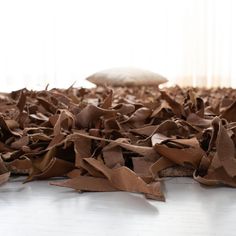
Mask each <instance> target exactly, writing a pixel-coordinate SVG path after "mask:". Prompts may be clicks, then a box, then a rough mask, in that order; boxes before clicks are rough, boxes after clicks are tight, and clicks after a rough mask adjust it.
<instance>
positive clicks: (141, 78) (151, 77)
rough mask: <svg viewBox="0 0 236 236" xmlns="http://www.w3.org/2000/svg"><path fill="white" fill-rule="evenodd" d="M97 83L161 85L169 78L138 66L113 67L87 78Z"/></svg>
mask: <svg viewBox="0 0 236 236" xmlns="http://www.w3.org/2000/svg"><path fill="white" fill-rule="evenodd" d="M87 80H88V81H90V82H92V83H94V84H96V85H112V86H140V85H159V84H162V83H165V82H167V79H166V78H165V77H163V76H161V75H159V74H157V73H154V72H151V71H147V70H141V69H136V68H113V69H108V70H104V71H99V72H97V73H95V74H93V75H91V76H89V77H88V78H87Z"/></svg>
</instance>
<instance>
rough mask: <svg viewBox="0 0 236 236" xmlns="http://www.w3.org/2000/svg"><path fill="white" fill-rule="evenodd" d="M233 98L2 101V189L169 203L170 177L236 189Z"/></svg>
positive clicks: (60, 96)
mask: <svg viewBox="0 0 236 236" xmlns="http://www.w3.org/2000/svg"><path fill="white" fill-rule="evenodd" d="M235 135H236V90H233V89H211V90H207V89H194V88H185V89H181V88H179V87H174V88H168V89H165V90H164V91H159V90H158V89H156V88H147V87H141V88H122V87H120V88H113V89H110V88H103V87H98V88H95V89H83V88H81V89H75V88H72V87H71V88H69V89H67V90H62V89H52V90H50V91H48V90H47V89H46V90H45V91H38V92H35V91H28V90H26V89H22V90H19V91H14V92H12V93H10V94H0V153H1V157H0V183H3V182H6V181H7V180H8V178H9V176H10V173H12V174H20V175H26V180H25V182H28V181H32V180H42V179H49V178H52V177H67V179H64V180H56V181H55V180H54V182H52V184H53V185H57V186H63V187H69V188H73V189H75V190H78V191H80V192H82V191H129V192H138V193H144V194H145V196H146V197H147V198H152V199H157V200H164V195H163V193H162V191H161V183H162V182H163V181H164V179H165V177H166V176H192V177H193V178H194V179H195V180H196V181H198V182H200V183H201V184H205V185H226V186H231V187H236V177H235V176H236V159H235V155H236V154H235V145H236V136H235Z"/></svg>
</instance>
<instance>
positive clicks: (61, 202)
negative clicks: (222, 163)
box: [0, 178, 236, 236]
mask: <svg viewBox="0 0 236 236" xmlns="http://www.w3.org/2000/svg"><path fill="white" fill-rule="evenodd" d="M165 195H166V202H165V203H163V202H157V201H153V200H146V199H145V198H144V197H143V196H142V195H140V194H131V193H124V192H114V193H82V194H80V193H77V192H75V191H73V190H70V189H67V188H60V187H56V186H49V185H48V182H46V181H38V182H32V183H27V184H24V185H22V184H21V181H20V179H19V178H16V179H13V180H11V182H9V183H7V184H5V185H2V186H0V235H3V236H8V235H10V236H15V235H17V236H21V235H22V236H23V235H24V236H28V235H30V236H31V235H33V236H44V235H57V236H61V235H63V236H64V235H67V236H71V235H80V236H84V235H86V236H87V235H107V236H113V235H119V236H124V235H129V236H131V235H140V236H142V235H144V236H146V235H147V236H148V235H155V236H158V235H160V236H165V235H168V236H170V235H173V236H175V235H181V236H184V235H190V236H194V235H214V236H215V235H219V236H222V235H224V236H225V235H236V223H235V219H236V189H232V188H210V189H209V188H205V187H202V186H200V185H199V184H198V183H196V182H193V181H192V180H191V179H188V178H175V179H169V180H167V181H166V184H165Z"/></svg>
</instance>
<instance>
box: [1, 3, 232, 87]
mask: <svg viewBox="0 0 236 236" xmlns="http://www.w3.org/2000/svg"><path fill="white" fill-rule="evenodd" d="M233 12H236V1H234V0H162V1H161V0H81V1H80V0H77V1H76V0H75V1H73V0H61V1H60V0H39V1H35V0H28V1H27V0H16V1H12V0H5V1H4V0H3V1H1V0H0V81H1V83H0V90H1V91H10V90H13V89H18V88H21V87H23V86H27V87H28V88H34V89H35V88H36V89H42V88H44V87H45V86H46V84H47V83H50V87H53V86H56V87H68V86H70V85H71V84H72V83H73V82H74V81H77V82H76V85H77V86H89V83H86V82H85V80H84V78H85V77H86V76H88V75H90V74H91V73H94V72H95V71H97V70H101V69H106V68H109V67H116V66H118V67H120V66H135V67H141V68H145V69H149V70H153V71H155V72H158V73H160V74H163V75H164V76H166V77H167V78H168V79H169V80H170V84H174V83H178V84H180V85H194V86H218V85H220V86H234V87H235V86H236V79H235V78H236V26H235V24H236V15H235V14H233Z"/></svg>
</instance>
